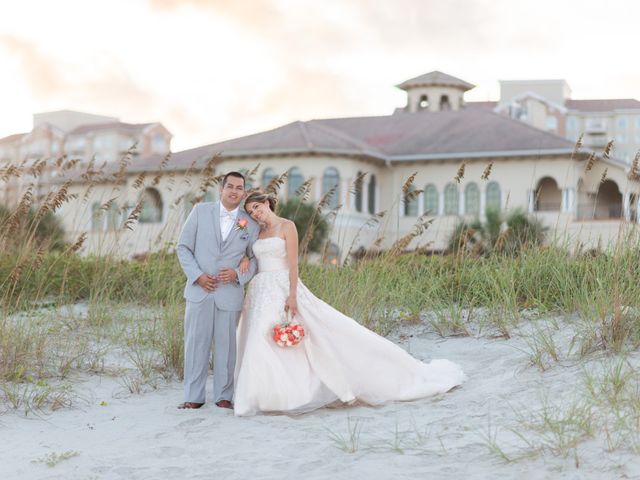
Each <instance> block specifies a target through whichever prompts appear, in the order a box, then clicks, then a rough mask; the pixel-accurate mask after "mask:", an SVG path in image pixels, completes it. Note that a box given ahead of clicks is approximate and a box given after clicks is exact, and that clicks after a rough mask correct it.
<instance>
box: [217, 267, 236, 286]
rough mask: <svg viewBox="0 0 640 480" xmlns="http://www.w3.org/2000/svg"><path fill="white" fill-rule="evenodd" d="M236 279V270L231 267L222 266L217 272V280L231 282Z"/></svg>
mask: <svg viewBox="0 0 640 480" xmlns="http://www.w3.org/2000/svg"><path fill="white" fill-rule="evenodd" d="M237 279H238V275H236V271H235V270H234V269H233V268H223V269H222V270H220V273H219V274H218V281H220V282H222V283H232V282H235V281H236V280H237Z"/></svg>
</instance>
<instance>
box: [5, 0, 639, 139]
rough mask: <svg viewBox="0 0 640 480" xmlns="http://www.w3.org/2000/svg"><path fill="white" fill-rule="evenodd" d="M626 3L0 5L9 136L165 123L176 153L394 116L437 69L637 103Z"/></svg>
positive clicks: (402, 0) (171, 0)
mask: <svg viewBox="0 0 640 480" xmlns="http://www.w3.org/2000/svg"><path fill="white" fill-rule="evenodd" d="M638 18H640V2H630V1H628V0H608V1H607V2H602V1H601V0H598V1H595V0H581V1H576V0H564V1H558V0H535V1H530V0H440V1H434V0H109V1H105V0H102V1H98V0H56V1H50V0H20V1H19V2H16V1H15V0H0V87H1V88H0V138H2V137H4V136H6V135H10V134H13V133H22V132H27V131H29V130H30V129H31V127H32V114H33V113H39V112H48V111H54V110H63V109H69V110H79V111H84V112H89V113H95V114H102V115H108V116H114V117H117V118H119V119H120V120H121V121H124V122H131V123H146V122H161V123H162V124H163V125H165V127H167V128H168V129H169V131H170V132H171V133H172V134H173V135H174V137H173V141H172V150H173V151H179V150H183V149H187V148H191V147H197V146H201V145H206V144H210V143H214V142H217V141H221V140H225V139H229V138H235V137H239V136H243V135H248V134H251V133H257V132H259V131H264V130H268V129H271V128H275V127H278V126H280V125H284V124H286V123H289V122H292V121H296V120H310V119H313V118H327V117H348V116H368V115H388V114H390V113H391V112H392V111H393V110H394V108H396V107H401V106H404V104H405V101H406V97H405V93H404V92H403V91H401V90H399V89H397V88H395V85H397V84H399V83H401V82H402V81H404V80H407V79H409V78H413V77H416V76H418V75H421V74H423V73H427V72H430V71H432V70H440V71H443V72H446V73H449V74H451V75H454V76H456V77H459V78H462V79H463V80H466V81H468V82H470V83H472V84H474V85H476V87H475V88H474V89H473V90H471V91H469V92H468V93H467V94H466V97H465V98H466V100H467V101H474V100H496V99H497V98H498V97H499V84H498V81H499V80H515V79H558V78H563V79H566V80H567V82H568V83H569V85H570V87H571V90H572V98H636V99H640V65H639V64H638V62H637V59H638V49H639V48H640V29H639V28H638V27H637V22H638Z"/></svg>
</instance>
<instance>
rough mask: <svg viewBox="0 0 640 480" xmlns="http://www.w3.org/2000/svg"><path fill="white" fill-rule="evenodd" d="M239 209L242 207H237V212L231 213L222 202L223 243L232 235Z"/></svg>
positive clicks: (221, 224) (221, 228) (221, 225)
mask: <svg viewBox="0 0 640 480" xmlns="http://www.w3.org/2000/svg"><path fill="white" fill-rule="evenodd" d="M239 209H240V207H236V208H235V210H232V211H229V210H227V209H226V208H224V206H223V205H222V202H220V233H221V234H222V241H223V242H224V241H225V240H226V239H227V237H228V236H229V234H230V233H231V229H232V228H233V227H234V225H235V224H236V219H237V218H238V210H239Z"/></svg>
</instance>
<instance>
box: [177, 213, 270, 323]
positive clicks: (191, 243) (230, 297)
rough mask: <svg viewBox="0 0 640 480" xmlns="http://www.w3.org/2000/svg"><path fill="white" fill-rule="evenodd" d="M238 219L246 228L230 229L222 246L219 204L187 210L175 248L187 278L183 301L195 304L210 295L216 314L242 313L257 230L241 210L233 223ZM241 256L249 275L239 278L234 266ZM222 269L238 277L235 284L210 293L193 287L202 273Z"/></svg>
mask: <svg viewBox="0 0 640 480" xmlns="http://www.w3.org/2000/svg"><path fill="white" fill-rule="evenodd" d="M241 218H246V219H247V220H248V224H247V227H246V228H245V229H244V230H241V229H238V228H237V227H236V226H235V225H234V226H233V228H232V229H231V232H230V233H229V236H228V237H227V239H226V241H224V242H223V241H222V234H221V233H220V202H207V203H198V204H196V205H195V206H194V207H193V210H191V213H190V214H189V217H188V218H187V221H186V222H185V224H184V226H183V227H182V232H181V233H180V239H179V240H178V247H177V253H178V260H179V261H180V265H181V266H182V270H184V273H185V275H186V276H187V285H186V286H185V288H184V298H185V299H187V300H188V301H190V302H195V303H199V302H202V301H203V300H204V299H205V298H206V297H207V295H213V296H214V298H215V302H216V306H217V307H218V308H219V309H220V310H230V311H240V310H241V309H242V301H243V299H244V288H243V286H244V284H245V283H247V282H248V281H249V280H251V277H253V275H255V273H256V270H257V264H256V259H255V257H254V256H253V250H252V247H253V242H255V241H256V239H257V238H258V232H259V230H260V229H259V227H258V224H257V223H256V222H255V221H253V220H252V219H251V217H249V215H248V214H247V213H246V212H245V211H244V210H242V209H240V210H239V211H238V219H237V221H239V220H240V219H241ZM237 221H236V222H237ZM243 255H247V256H248V257H249V258H250V260H251V263H250V267H249V271H248V272H247V273H245V274H244V275H240V272H239V270H238V266H239V264H240V260H241V259H242V257H243ZM222 268H233V269H234V270H235V271H236V273H237V274H238V282H237V283H227V284H219V285H218V287H217V288H216V289H215V291H213V292H211V293H209V292H207V291H206V290H204V289H203V288H202V287H201V286H200V285H198V284H197V283H195V282H196V280H197V279H198V277H199V276H200V275H202V274H203V273H208V274H210V275H216V274H218V273H219V271H220V270H221V269H222Z"/></svg>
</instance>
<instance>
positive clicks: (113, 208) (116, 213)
mask: <svg viewBox="0 0 640 480" xmlns="http://www.w3.org/2000/svg"><path fill="white" fill-rule="evenodd" d="M119 227H120V209H119V208H118V205H116V203H115V202H113V203H112V204H111V205H110V206H109V210H107V230H117V229H118V228H119Z"/></svg>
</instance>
